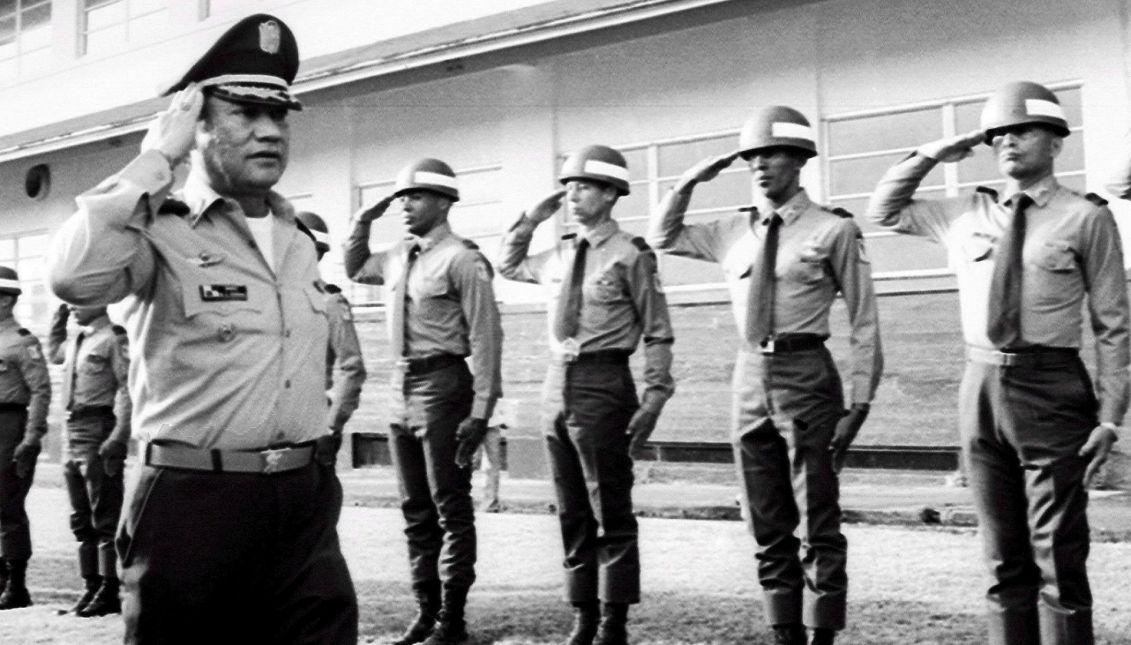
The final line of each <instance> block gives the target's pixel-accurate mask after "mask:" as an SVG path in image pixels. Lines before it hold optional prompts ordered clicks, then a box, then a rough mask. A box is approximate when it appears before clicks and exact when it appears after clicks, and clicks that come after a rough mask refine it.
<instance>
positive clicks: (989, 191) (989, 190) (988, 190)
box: [974, 186, 997, 200]
mask: <svg viewBox="0 0 1131 645" xmlns="http://www.w3.org/2000/svg"><path fill="white" fill-rule="evenodd" d="M974 192H976V193H982V194H984V195H989V196H990V197H993V198H994V199H995V200H996V199H997V191H996V190H994V189H993V188H987V187H985V186H978V187H977V188H975V189H974Z"/></svg>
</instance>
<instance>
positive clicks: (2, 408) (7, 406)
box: [0, 403, 27, 412]
mask: <svg viewBox="0 0 1131 645" xmlns="http://www.w3.org/2000/svg"><path fill="white" fill-rule="evenodd" d="M26 409H27V403H0V412H23V411H24V410H26Z"/></svg>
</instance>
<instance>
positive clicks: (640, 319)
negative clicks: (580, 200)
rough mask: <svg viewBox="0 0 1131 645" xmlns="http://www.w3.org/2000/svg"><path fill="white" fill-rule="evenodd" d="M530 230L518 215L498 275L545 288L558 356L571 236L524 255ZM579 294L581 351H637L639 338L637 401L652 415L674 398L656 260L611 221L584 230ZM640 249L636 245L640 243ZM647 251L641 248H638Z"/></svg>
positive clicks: (668, 328) (573, 249)
mask: <svg viewBox="0 0 1131 645" xmlns="http://www.w3.org/2000/svg"><path fill="white" fill-rule="evenodd" d="M535 226H536V225H535V224H534V223H533V222H532V221H531V220H529V219H527V218H526V217H525V215H524V216H522V217H521V218H519V220H518V221H517V222H516V223H515V224H514V226H512V227H511V229H510V231H508V232H507V235H506V237H504V238H503V251H502V259H501V261H500V263H499V273H500V274H501V275H502V276H503V277H505V278H508V279H510V280H518V281H521V282H533V283H539V284H544V285H547V287H548V293H547V296H548V301H549V305H548V310H549V317H548V318H549V323H550V324H549V327H550V334H549V337H550V349H551V351H552V352H553V353H554V354H555V355H558V356H560V355H562V354H563V353H565V352H564V351H563V348H562V347H561V343H560V342H559V341H558V339H557V338H555V337H554V332H553V321H554V319H555V317H556V315H557V304H558V300H559V294H560V292H561V291H562V289H565V288H568V285H569V276H570V272H571V271H572V268H573V257H574V254H575V253H576V246H577V245H576V241H575V239H573V238H572V236H567V237H566V238H563V241H562V242H561V243H560V244H558V245H557V246H556V247H555V248H552V249H549V250H546V251H543V252H541V253H537V254H535V255H528V251H529V249H530V240H531V238H532V237H533V235H534V228H535ZM587 239H588V242H589V250H588V251H587V252H586V255H585V282H584V284H583V285H582V290H581V293H582V295H581V319H580V321H579V322H580V324H579V327H578V331H577V335H576V337H575V338H576V340H577V342H578V344H579V350H580V352H582V353H584V352H596V351H601V350H609V349H619V350H624V351H627V352H633V351H635V350H636V346H637V345H638V344H639V343H640V338H641V336H643V337H644V396H643V401H642V402H641V405H642V406H643V407H644V408H646V409H648V410H650V411H652V412H659V411H660V410H661V409H662V408H663V406H664V403H665V402H666V401H667V400H668V399H669V398H671V396H672V394H673V393H674V392H675V382H674V381H673V379H672V375H671V365H672V348H671V347H672V340H673V338H674V336H673V334H672V325H671V319H670V318H669V317H668V303H667V298H665V297H664V292H663V289H662V288H661V286H660V280H659V274H658V273H657V272H656V256H655V254H654V253H652V251H651V250H650V249H647V250H645V249H641V248H639V247H638V246H637V245H636V243H634V242H633V240H634V238H633V236H632V235H629V234H628V233H625V232H624V231H622V230H620V226H618V225H617V223H616V221H615V220H610V221H608V222H606V223H604V224H601V225H599V226H598V227H596V228H595V229H594V230H592V231H590V232H589V233H588V236H587ZM641 242H642V240H641ZM645 248H646V247H645Z"/></svg>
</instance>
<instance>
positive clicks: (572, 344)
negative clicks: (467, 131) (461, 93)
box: [499, 145, 675, 645]
mask: <svg viewBox="0 0 1131 645" xmlns="http://www.w3.org/2000/svg"><path fill="white" fill-rule="evenodd" d="M559 181H560V182H561V184H562V185H563V186H565V190H559V191H556V192H554V193H553V194H551V195H550V196H548V197H546V198H544V199H542V200H541V201H539V202H538V203H537V204H536V205H535V206H534V207H533V208H531V209H530V210H528V211H527V212H525V213H523V214H522V215H521V216H520V217H519V219H518V221H516V222H515V224H514V225H513V226H512V227H511V228H510V230H509V231H508V232H507V234H506V237H505V238H504V239H503V250H502V260H501V262H500V265H499V273H500V274H502V275H503V276H504V277H506V278H509V279H511V280H520V281H523V282H535V283H543V284H546V285H548V286H549V290H550V292H551V293H550V298H551V300H550V303H549V322H550V349H551V352H552V354H553V361H552V362H551V364H550V367H549V371H548V373H547V376H546V382H545V384H544V385H543V390H542V404H543V411H544V412H543V434H544V436H545V439H546V446H547V448H548V452H549V456H550V468H551V470H552V471H553V475H554V485H555V489H556V492H557V498H558V520H559V521H560V523H561V531H562V542H563V546H564V547H565V560H564V561H563V563H562V564H563V566H564V568H565V577H566V581H565V587H566V588H565V597H566V600H567V601H568V602H570V603H572V604H573V606H574V626H573V631H572V633H571V634H570V636H569V642H570V644H571V645H588V644H589V643H591V642H594V639H596V642H599V643H601V644H602V645H615V644H618V643H625V642H627V639H628V636H627V628H626V623H627V619H628V607H629V605H631V604H635V603H638V602H640V552H639V548H638V546H637V533H638V531H637V524H636V517H635V516H634V515H633V512H632V481H633V473H632V456H631V453H633V452H635V450H636V449H637V448H639V446H641V445H642V444H643V443H644V441H645V440H646V439H647V438H648V436H649V435H651V433H652V430H653V429H654V428H655V425H656V421H657V419H658V418H659V416H660V411H661V410H662V409H663V407H664V403H665V402H666V401H667V400H668V399H669V398H670V397H671V395H672V393H673V392H674V391H675V385H674V383H673V381H672V377H671V362H672V351H671V346H672V340H673V337H672V327H671V321H670V320H669V318H668V307H667V300H666V298H665V297H664V293H663V290H662V288H661V287H660V281H659V276H658V275H657V273H656V256H655V254H654V253H652V250H651V249H650V248H648V245H647V244H646V243H645V242H644V240H643V238H639V237H634V236H632V235H630V234H629V233H626V232H624V231H622V230H620V227H619V226H618V225H617V222H616V220H614V219H613V207H614V206H615V205H616V202H617V200H618V199H620V197H621V196H623V195H627V194H628V192H629V184H628V182H629V172H628V164H627V163H626V162H625V159H624V156H622V155H621V154H620V153H619V152H617V151H616V150H614V149H612V148H609V147H607V146H602V145H592V146H586V147H584V148H582V149H580V150H578V151H577V152H574V153H573V154H572V155H570V156H569V157H568V158H567V159H566V161H565V163H564V164H563V165H562V169H561V173H560V175H559ZM563 199H564V200H565V203H566V210H567V212H568V213H569V215H570V217H571V219H572V220H573V222H574V223H576V225H577V226H578V232H577V233H571V234H569V235H565V236H563V238H562V241H561V243H559V244H558V245H556V246H555V247H554V248H551V249H549V250H547V251H544V252H542V253H538V254H534V255H530V254H529V253H528V250H529V248H530V240H531V238H532V236H533V234H534V229H535V228H536V227H537V226H538V225H539V224H541V223H542V222H545V221H546V220H548V219H550V218H551V217H552V216H553V215H554V213H555V212H557V211H558V209H560V208H561V204H562V200H563ZM641 336H643V337H644V393H643V400H640V399H639V398H638V397H637V393H636V387H635V385H634V383H633V379H632V373H631V371H630V370H629V367H628V357H629V355H630V354H632V353H633V352H634V351H635V350H636V346H637V345H638V344H639V343H640V338H641ZM600 601H604V605H603V607H602V606H600V604H599V603H600ZM598 620H599V622H598Z"/></svg>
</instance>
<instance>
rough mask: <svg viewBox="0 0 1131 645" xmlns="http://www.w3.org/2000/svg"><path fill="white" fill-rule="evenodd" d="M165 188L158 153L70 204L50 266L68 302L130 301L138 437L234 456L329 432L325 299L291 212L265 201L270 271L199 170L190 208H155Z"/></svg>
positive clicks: (275, 198)
mask: <svg viewBox="0 0 1131 645" xmlns="http://www.w3.org/2000/svg"><path fill="white" fill-rule="evenodd" d="M172 183H173V176H172V174H171V172H170V169H169V165H168V163H167V162H166V161H165V160H164V158H163V157H162V156H161V154H160V153H158V152H156V151H150V152H146V153H143V154H142V155H140V156H138V157H137V158H136V159H134V160H133V161H132V162H131V163H130V164H129V165H128V166H126V168H124V169H123V170H122V171H121V172H119V173H118V174H116V175H114V176H112V177H110V178H109V179H107V180H106V181H104V182H102V183H101V184H100V185H99V186H98V187H96V188H95V189H93V190H91V191H89V192H87V193H84V194H83V195H81V196H79V197H78V198H77V200H76V201H77V203H78V207H79V208H78V211H77V212H76V213H75V214H74V215H72V216H71V218H70V219H68V220H67V221H66V222H65V223H64V224H63V226H62V228H61V229H60V230H59V232H58V233H57V234H56V236H55V239H54V242H53V244H54V248H53V250H52V253H51V255H50V256H49V259H48V275H49V277H50V280H51V286H52V288H53V289H54V290H55V293H57V294H58V295H59V296H60V297H61V298H63V299H64V300H66V301H68V302H72V303H75V304H81V305H96V304H107V303H111V302H116V301H118V300H122V299H125V300H126V304H127V309H126V318H125V322H126V324H125V327H126V329H127V330H128V332H129V336H130V355H131V358H132V360H131V363H130V379H129V381H130V395H131V398H132V400H133V404H134V417H133V426H134V429H135V431H136V432H138V433H139V434H140V435H141V438H142V439H143V440H145V441H149V440H156V439H162V440H172V441H177V442H182V443H185V444H188V445H191V446H195V447H198V448H219V449H228V450H240V449H248V450H251V449H261V448H264V447H266V446H268V445H273V444H278V443H290V442H295V443H297V442H305V441H311V440H313V439H316V438H317V437H319V436H322V435H325V434H326V432H327V430H326V418H325V415H326V401H325V398H324V397H325V394H324V385H325V378H326V372H325V361H326V346H327V345H326V343H327V322H326V301H325V298H324V296H323V286H322V282H321V280H320V279H319V275H318V265H317V258H316V257H315V251H314V245H313V244H311V243H310V239H309V238H308V237H307V236H306V234H305V233H302V232H300V231H299V230H298V228H297V227H296V225H295V218H294V211H293V209H292V208H291V206H290V204H289V203H288V202H287V201H286V200H285V199H283V198H282V197H281V196H279V195H277V194H274V193H272V194H271V195H270V196H269V198H268V204H269V206H270V209H271V215H270V216H271V217H275V218H277V224H278V225H277V226H276V227H275V229H274V235H273V238H274V244H273V246H274V257H275V260H276V266H277V267H278V273H276V272H275V271H273V270H272V269H271V267H269V266H268V265H267V262H266V260H265V259H264V257H263V254H262V253H260V252H259V250H258V248H256V244H255V241H254V239H253V238H252V235H251V232H250V231H249V229H248V227H247V224H246V222H245V217H244V215H243V212H242V211H241V209H240V207H239V204H238V203H237V202H235V201H232V200H229V199H225V198H222V197H220V196H219V195H218V194H217V193H216V192H215V191H213V190H212V189H211V187H210V186H209V185H208V184H207V180H206V178H205V177H204V174H203V169H202V168H199V167H195V166H194V167H193V169H192V171H191V172H190V174H189V178H188V180H187V181H186V183H185V187H184V191H183V200H184V203H185V204H187V209H185V210H186V211H187V213H185V214H183V215H179V214H174V213H171V212H158V209H159V208H160V207H161V206H162V204H163V202H165V198H166V196H167V195H168V193H169V190H170V188H171V186H172ZM166 209H168V205H167V206H166Z"/></svg>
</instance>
